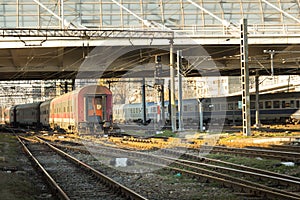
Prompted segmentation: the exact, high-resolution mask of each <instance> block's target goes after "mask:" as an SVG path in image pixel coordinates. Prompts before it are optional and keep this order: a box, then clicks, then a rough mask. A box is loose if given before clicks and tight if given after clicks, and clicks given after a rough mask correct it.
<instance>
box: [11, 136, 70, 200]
mask: <svg viewBox="0 0 300 200" xmlns="http://www.w3.org/2000/svg"><path fill="white" fill-rule="evenodd" d="M21 138H22V139H24V140H25V139H26V138H24V137H21V136H17V139H18V141H19V142H20V144H21V145H22V147H23V149H24V151H25V153H26V154H27V155H28V156H29V158H30V160H31V161H32V162H33V163H34V166H35V167H36V168H37V169H38V170H39V171H41V172H42V174H43V175H44V177H45V178H46V180H47V182H48V183H49V185H50V187H51V189H52V190H53V191H54V193H55V194H56V195H57V196H58V197H59V198H60V199H65V200H70V198H69V197H68V195H67V194H66V193H65V192H64V191H63V189H62V188H61V187H60V186H59V185H58V184H57V183H56V181H55V180H54V179H53V178H52V177H51V176H50V174H49V173H48V172H47V171H46V170H45V168H44V167H43V166H42V165H41V164H40V162H39V161H38V160H37V159H36V158H35V157H34V156H33V155H32V153H31V152H30V150H29V149H28V148H27V147H26V145H25V144H24V142H23V141H22V140H21ZM26 140H27V139H26ZM27 141H29V140H27Z"/></svg>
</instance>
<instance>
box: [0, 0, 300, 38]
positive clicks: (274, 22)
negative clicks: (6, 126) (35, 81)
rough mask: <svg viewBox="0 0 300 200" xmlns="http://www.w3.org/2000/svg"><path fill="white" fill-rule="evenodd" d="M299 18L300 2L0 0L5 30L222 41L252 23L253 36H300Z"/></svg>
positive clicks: (1, 23) (265, 0)
mask: <svg viewBox="0 0 300 200" xmlns="http://www.w3.org/2000/svg"><path fill="white" fill-rule="evenodd" d="M299 13H300V3H299V0H295V1H291V0H256V1H254V0H251V1H250V0H249V1H236V0H226V1H215V0H201V1H196V0H178V1H175V0H172V1H170V0H160V1H152V0H143V1H140V0H127V1H118V0H101V1H99V0H80V1H78V0H68V1H65V0H64V1H63V0H55V1H53V0H22V1H21V0H18V1H16V0H0V27H2V28H20V27H23V28H35V29H39V28H41V29H53V28H61V29H64V28H65V29H68V28H79V29H80V28H98V29H132V30H137V29H150V30H151V29H153V28H155V29H161V30H162V29H163V30H177V31H189V32H191V33H192V34H195V33H198V34H200V33H201V34H206V35H207V34H209V35H216V34H228V33H230V34H232V30H235V28H237V29H238V25H239V20H240V19H241V18H246V19H247V20H248V27H249V29H248V30H249V31H251V32H256V33H257V34H274V33H279V32H283V31H286V32H289V34H292V33H293V34H297V33H299V27H300V20H299ZM228 28H230V30H231V31H229V32H228V30H227V29H228ZM232 28H234V29H232Z"/></svg>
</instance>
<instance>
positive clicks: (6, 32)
mask: <svg viewBox="0 0 300 200" xmlns="http://www.w3.org/2000/svg"><path fill="white" fill-rule="evenodd" d="M0 36H1V37H76V38H83V39H90V38H136V39H152V38H156V39H171V38H173V37H174V32H173V31H160V30H157V31H153V30H145V31H143V30H93V29H67V30H62V29H26V28H13V29H6V28H0Z"/></svg>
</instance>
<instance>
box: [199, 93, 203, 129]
mask: <svg viewBox="0 0 300 200" xmlns="http://www.w3.org/2000/svg"><path fill="white" fill-rule="evenodd" d="M202 101H203V99H202V98H199V99H198V104H199V105H198V106H199V130H200V132H202V131H203V105H202Z"/></svg>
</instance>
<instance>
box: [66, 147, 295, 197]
mask: <svg viewBox="0 0 300 200" xmlns="http://www.w3.org/2000/svg"><path fill="white" fill-rule="evenodd" d="M69 148H71V147H69ZM72 148H73V147H72ZM101 148H103V147H101ZM107 149H110V156H113V154H112V152H113V150H112V149H111V148H107ZM80 151H84V150H82V149H81V150H80ZM116 151H123V152H126V153H128V151H125V150H119V149H118V150H116ZM86 152H88V153H90V151H86ZM93 153H97V152H93ZM102 153H103V152H102ZM102 153H101V154H102ZM129 154H135V156H136V155H140V156H141V157H143V158H148V159H155V160H156V161H157V159H158V160H160V161H162V160H163V161H166V162H170V160H171V159H170V158H168V157H164V158H163V157H162V156H154V155H149V154H145V153H140V152H131V151H130V152H129ZM137 162H143V164H145V161H140V160H139V161H137ZM187 162H188V161H187ZM172 163H174V164H177V165H178V167H177V168H174V167H170V166H166V165H159V164H157V163H156V162H151V163H148V164H152V165H155V166H159V167H167V168H169V169H171V170H175V171H180V170H182V169H180V168H182V167H183V166H184V167H186V168H194V169H196V170H198V171H196V172H193V171H190V170H184V171H183V172H184V173H188V174H190V175H191V174H192V175H197V176H200V175H199V173H200V174H201V175H203V174H205V176H204V177H205V178H209V179H213V180H215V181H218V182H219V181H221V182H222V183H225V184H231V185H234V186H235V187H239V188H240V189H245V188H246V189H247V190H248V191H249V192H250V193H253V191H259V193H261V194H265V195H267V196H269V197H270V198H271V197H280V198H285V199H299V198H300V196H299V195H297V194H294V193H290V192H286V191H283V190H279V189H274V188H270V187H268V186H265V185H261V184H256V183H253V182H250V181H246V180H243V179H239V178H235V177H231V176H229V175H224V174H221V173H218V172H214V171H210V170H206V169H202V168H198V167H195V166H191V165H187V164H183V163H181V162H179V161H174V159H173V160H172ZM216 167H217V166H216ZM223 169H225V168H223ZM232 171H234V170H232ZM240 173H242V171H240ZM248 174H250V173H248ZM253 174H254V173H253ZM257 176H259V175H257ZM214 178H216V179H214ZM270 178H273V179H275V178H276V177H270ZM280 180H281V181H286V182H287V180H283V179H281V178H279V181H280ZM298 183H299V182H298ZM290 184H294V185H295V184H297V183H296V181H291V182H290ZM254 188H256V189H255V190H254ZM272 190H273V191H272ZM254 193H255V192H254ZM261 194H260V195H261Z"/></svg>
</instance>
